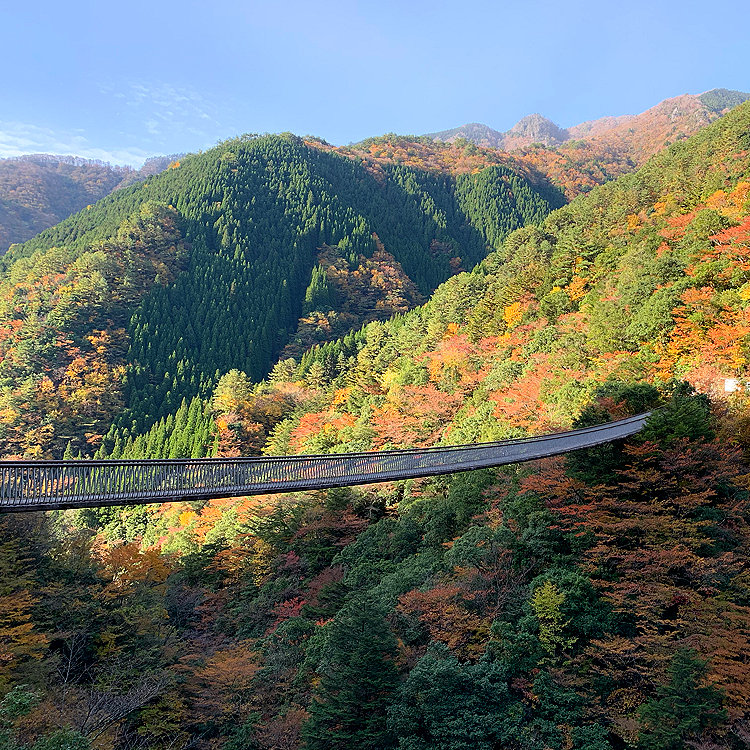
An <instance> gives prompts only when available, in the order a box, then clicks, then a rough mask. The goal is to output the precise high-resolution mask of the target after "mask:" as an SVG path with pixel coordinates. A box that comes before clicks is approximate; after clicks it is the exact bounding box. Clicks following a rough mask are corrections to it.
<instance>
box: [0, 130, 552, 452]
mask: <svg viewBox="0 0 750 750" xmlns="http://www.w3.org/2000/svg"><path fill="white" fill-rule="evenodd" d="M558 205H559V204H558ZM549 210H550V204H549V202H548V201H547V200H546V199H545V198H544V197H543V196H542V195H540V193H539V192H538V191H537V190H535V189H534V188H533V186H532V185H531V184H530V183H529V182H528V181H526V180H525V179H524V178H523V177H521V176H520V175H518V174H517V173H515V172H513V171H512V170H510V169H507V168H504V167H501V166H491V167H489V168H488V169H485V170H483V171H481V172H478V173H476V174H461V175H458V176H456V177H452V176H449V175H446V174H436V173H432V172H426V171H424V170H415V169H411V168H408V167H405V166H399V165H385V166H383V167H379V168H378V169H377V170H372V169H369V168H368V165H367V164H363V163H362V161H361V160H360V159H357V158H351V157H345V156H343V155H340V154H338V153H334V152H332V151H331V150H327V149H324V148H321V147H319V146H318V145H310V146H307V145H305V143H304V142H303V141H302V140H301V139H299V138H296V137H295V136H291V135H289V136H281V137H272V136H268V137H261V138H246V139H238V140H235V141H229V142H226V143H224V144H222V145H220V146H219V147H217V148H216V149H213V150H212V151H209V152H207V153H205V154H200V155H194V156H190V157H186V158H184V159H182V160H181V161H180V162H175V163H174V164H173V165H172V168H171V169H168V170H167V171H166V172H164V173H162V174H160V175H157V176H155V177H151V178H150V179H149V180H147V182H146V183H145V184H142V185H136V186H133V187H130V188H125V189H122V190H119V191H117V193H115V194H112V195H110V196H108V197H107V198H105V199H103V200H102V201H100V202H99V203H97V204H96V205H95V206H92V207H90V208H87V209H86V210H84V211H82V212H81V213H79V214H77V215H75V216H73V217H70V218H69V219H67V220H65V221H64V222H62V223H61V224H58V225H57V226H55V227H53V228H51V229H49V230H47V231H46V232H44V233H42V234H41V235H39V236H37V237H36V238H34V239H33V240H31V241H30V242H28V243H26V244H25V245H22V246H17V247H15V248H14V249H13V250H12V251H11V252H9V253H8V254H7V255H6V256H5V258H3V261H2V266H3V268H4V274H3V279H2V293H1V294H0V297H1V298H2V311H1V315H2V332H3V340H2V344H0V346H1V347H2V349H1V351H0V354H1V355H2V363H1V364H0V388H1V389H2V390H1V391H0V398H1V399H2V408H3V409H5V411H4V414H5V415H6V416H5V419H4V420H3V425H2V427H1V428H0V439H1V440H2V441H3V446H4V448H3V450H4V452H5V453H6V454H7V453H25V454H40V455H59V454H61V453H62V451H63V450H64V449H65V447H66V445H67V443H68V442H69V441H71V442H72V447H73V449H76V450H83V451H84V453H86V452H89V451H90V450H92V448H91V446H93V447H96V446H97V445H98V442H99V439H100V437H101V433H102V432H104V431H106V428H107V427H108V424H107V423H108V421H109V422H111V421H112V420H113V419H114V418H115V417H118V420H119V423H120V425H122V426H123V428H127V429H129V430H131V429H136V430H142V429H144V428H148V427H150V426H151V424H153V423H154V422H155V421H156V420H158V419H159V418H161V417H166V416H167V415H169V414H172V413H173V412H175V411H176V410H177V408H178V407H179V406H180V404H181V403H182V401H183V400H184V399H187V401H190V400H191V399H192V398H193V397H195V396H197V395H202V396H206V395H207V394H208V393H209V392H210V389H211V388H212V387H213V386H214V385H215V384H216V382H217V379H218V377H219V375H221V374H222V373H225V372H227V371H229V370H231V369H233V368H238V369H240V370H243V371H245V372H247V373H248V374H249V375H250V377H251V378H253V379H260V378H262V377H263V376H264V375H265V374H266V373H267V372H268V371H269V369H270V368H271V366H272V364H273V362H274V361H275V358H276V357H277V356H278V354H279V352H280V351H281V349H282V348H283V347H284V345H285V344H286V343H287V341H288V340H289V338H290V337H291V335H292V334H293V333H294V331H295V329H296V328H297V327H298V318H299V317H300V315H302V314H304V315H309V314H311V313H318V314H319V315H322V316H324V317H325V316H327V317H328V318H333V317H334V314H335V313H336V312H337V310H338V308H339V307H340V310H339V312H342V313H346V315H348V316H349V317H346V316H343V317H340V318H339V320H338V321H337V322H336V325H334V326H333V328H332V329H331V333H330V335H331V336H332V335H340V334H342V333H345V332H346V330H347V325H354V326H358V325H360V324H361V323H362V322H363V321H367V320H371V319H373V318H379V317H383V316H384V315H385V314H387V313H388V312H395V311H398V310H405V309H406V308H407V307H409V306H411V305H413V304H414V303H415V302H416V301H418V299H419V295H420V294H427V293H429V292H430V291H431V290H432V289H434V288H435V286H437V285H438V284H439V283H440V282H441V281H443V280H445V279H446V278H448V277H449V276H451V275H452V274H454V273H455V272H456V271H458V270H459V269H461V268H467V269H468V268H471V267H472V266H474V265H475V264H476V263H477V262H479V261H480V260H481V259H482V258H483V257H485V255H486V254H487V252H488V250H489V249H491V248H493V247H498V246H499V245H500V243H501V242H502V240H503V238H504V237H505V235H507V233H508V232H510V231H512V230H513V229H515V228H517V227H519V226H523V225H524V224H527V223H529V222H536V223H539V222H541V221H542V220H543V218H544V217H545V216H546V214H547V213H548V212H549ZM321 253H322V254H321ZM315 269H317V270H315ZM360 269H361V270H360ZM388 269H392V270H388ZM368 274H369V275H370V281H367V282H366V283H365V284H364V287H362V286H361V284H360V282H361V281H362V277H363V275H368ZM329 277H330V279H329ZM384 278H390V279H392V280H393V282H391V281H383V279H384ZM358 285H359V286H358ZM365 287H367V289H369V292H367V293H365ZM379 290H380V291H379ZM381 291H382V294H381ZM391 293H392V297H391V298H390V299H389V298H388V295H389V294H391ZM368 294H369V297H368ZM353 295H355V296H356V295H361V298H360V299H359V300H358V301H357V304H356V305H355V304H354V300H353ZM366 299H370V300H371V304H372V307H373V309H372V310H368V309H365V306H366V302H365V300H366ZM381 303H382V304H381ZM378 305H381V306H380V308H378ZM355 308H356V309H355ZM331 313H333V314H331ZM318 327H319V326H318ZM325 338H326V336H325V335H323V339H325ZM303 339H304V335H303ZM315 340H320V337H318V338H317V339H315Z"/></svg>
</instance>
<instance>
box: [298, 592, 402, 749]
mask: <svg viewBox="0 0 750 750" xmlns="http://www.w3.org/2000/svg"><path fill="white" fill-rule="evenodd" d="M395 656H396V640H395V638H394V636H393V633H391V630H390V628H389V627H388V625H387V623H386V622H385V619H384V612H383V611H382V608H381V607H380V606H378V605H377V604H376V603H375V602H373V601H371V600H369V599H357V600H354V601H352V602H350V603H349V604H348V605H347V606H346V607H344V608H343V609H342V610H341V611H340V612H339V614H338V615H337V616H336V618H335V620H334V621H333V623H331V625H330V631H329V632H328V634H327V638H326V641H325V644H324V646H323V649H322V658H321V661H320V664H319V665H318V669H317V673H318V675H319V677H320V683H319V685H318V687H317V689H316V691H315V694H314V695H313V700H312V703H311V705H310V719H309V721H308V722H307V724H306V725H305V727H304V729H303V736H304V738H305V742H306V747H307V748H308V749H309V750H349V748H353V747H356V748H362V750H386V748H390V747H393V746H394V742H393V736H392V734H391V733H390V731H389V730H388V729H387V727H386V710H387V707H388V705H389V703H390V702H391V701H392V698H393V694H394V691H395V687H396V681H397V673H396V667H395V664H394V659H395Z"/></svg>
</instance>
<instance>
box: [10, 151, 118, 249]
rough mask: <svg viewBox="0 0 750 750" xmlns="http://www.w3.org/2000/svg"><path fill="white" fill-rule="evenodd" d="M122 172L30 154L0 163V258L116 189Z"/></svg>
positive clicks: (85, 161)
mask: <svg viewBox="0 0 750 750" xmlns="http://www.w3.org/2000/svg"><path fill="white" fill-rule="evenodd" d="M128 171H131V170H128V169H127V168H125V167H111V166H110V165H109V164H102V163H99V162H96V161H91V160H88V159H78V158H75V157H63V156H50V155H47V154H35V155H33V156H20V157H17V158H12V159H0V254H1V253H4V252H5V251H6V250H7V249H8V247H9V246H10V245H12V244H13V243H16V242H25V241H26V240H28V239H30V238H31V237H33V236H34V235H35V234H38V233H39V232H41V231H43V230H44V229H47V227H50V226H52V225H53V224H57V223H58V222H60V221H62V220H63V219H65V218H67V217H68V216H70V214H72V213H75V212H76V211H80V210H81V209H82V208H84V207H85V206H87V205H88V204H89V203H96V201H98V200H99V199H100V198H103V197H104V196H105V195H108V194H109V193H110V192H112V190H114V189H115V188H116V187H117V185H119V184H120V182H121V181H122V179H123V178H124V177H125V175H126V174H127V172H128Z"/></svg>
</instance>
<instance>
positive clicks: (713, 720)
mask: <svg viewBox="0 0 750 750" xmlns="http://www.w3.org/2000/svg"><path fill="white" fill-rule="evenodd" d="M707 673H708V663H707V662H706V661H703V660H702V659H700V658H699V656H698V653H697V652H696V651H695V650H693V649H690V648H681V649H680V650H679V651H677V653H676V654H675V655H674V658H673V659H672V663H671V664H670V667H669V672H668V674H669V684H667V685H662V686H661V687H659V688H658V689H657V691H656V698H654V699H653V700H650V701H648V702H647V703H645V704H644V705H643V706H642V707H641V709H640V719H641V723H642V727H643V728H642V731H641V734H640V737H639V743H640V746H641V747H642V748H643V750H682V748H684V747H685V741H686V740H688V739H695V738H696V736H697V735H698V734H700V732H701V731H702V730H703V729H705V728H707V727H712V726H716V725H717V724H719V723H721V722H722V721H724V720H725V719H726V711H725V710H724V708H722V703H723V702H724V695H723V693H722V691H721V690H720V689H719V688H716V687H714V686H713V685H707V684H705V681H706V675H707Z"/></svg>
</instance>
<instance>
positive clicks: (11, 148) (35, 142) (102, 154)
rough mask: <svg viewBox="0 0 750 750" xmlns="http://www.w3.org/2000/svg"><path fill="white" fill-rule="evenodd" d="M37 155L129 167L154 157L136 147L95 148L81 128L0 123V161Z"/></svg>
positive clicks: (151, 153) (150, 153)
mask: <svg viewBox="0 0 750 750" xmlns="http://www.w3.org/2000/svg"><path fill="white" fill-rule="evenodd" d="M39 153H43V154H65V155H69V156H81V157H83V158H85V159H99V160H101V161H108V162H110V163H112V164H130V165H140V164H142V163H143V161H144V160H145V159H147V158H148V157H149V156H152V155H153V152H148V151H144V150H143V149H141V148H138V147H135V146H123V147H117V148H112V149H107V148H100V147H98V146H94V145H92V144H91V143H90V142H89V140H88V138H86V136H85V135H83V131H81V130H80V129H76V130H73V131H70V132H60V131H56V130H52V129H51V128H43V127H39V126H38V125H31V124H29V123H24V122H12V121H11V122H3V121H0V158H7V157H11V156H21V155H23V154H39Z"/></svg>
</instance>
